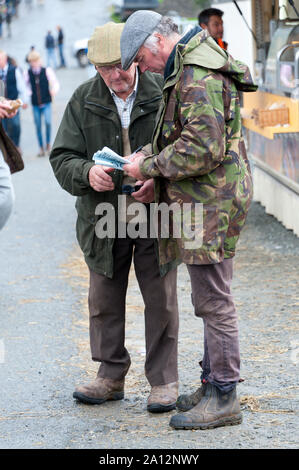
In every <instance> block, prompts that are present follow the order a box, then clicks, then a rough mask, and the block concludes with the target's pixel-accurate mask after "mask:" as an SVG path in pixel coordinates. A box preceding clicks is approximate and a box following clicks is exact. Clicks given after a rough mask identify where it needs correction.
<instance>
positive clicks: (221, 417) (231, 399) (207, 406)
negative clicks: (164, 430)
mask: <svg viewBox="0 0 299 470" xmlns="http://www.w3.org/2000/svg"><path fill="white" fill-rule="evenodd" d="M241 422H242V414H241V411H240V404H239V401H238V399H237V393H236V388H234V389H233V390H231V391H230V392H229V393H221V392H220V390H219V389H218V388H217V387H215V385H212V384H210V383H207V384H206V387H205V394H204V396H203V397H202V399H201V400H200V402H199V403H198V404H197V405H196V406H194V408H192V409H191V410H190V411H187V412H186V413H179V414H177V415H174V416H172V418H171V420H170V423H169V424H170V426H171V427H173V428H175V429H211V428H217V427H219V426H230V425H233V424H240V423H241Z"/></svg>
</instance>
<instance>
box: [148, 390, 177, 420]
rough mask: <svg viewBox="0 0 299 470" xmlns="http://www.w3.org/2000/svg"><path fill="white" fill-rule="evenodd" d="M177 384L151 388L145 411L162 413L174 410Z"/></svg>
mask: <svg viewBox="0 0 299 470" xmlns="http://www.w3.org/2000/svg"><path fill="white" fill-rule="evenodd" d="M178 388H179V385H178V382H172V383H170V384H166V385H156V386H154V387H152V389H151V393H150V395H149V397H148V399H147V411H150V412H151V413H164V412H166V411H171V410H174V409H175V403H176V400H177V397H178Z"/></svg>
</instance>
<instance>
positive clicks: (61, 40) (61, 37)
mask: <svg viewBox="0 0 299 470" xmlns="http://www.w3.org/2000/svg"><path fill="white" fill-rule="evenodd" d="M57 31H58V37H57V46H58V50H59V57H60V67H65V60H64V54H63V44H64V34H63V31H62V28H61V27H60V26H57Z"/></svg>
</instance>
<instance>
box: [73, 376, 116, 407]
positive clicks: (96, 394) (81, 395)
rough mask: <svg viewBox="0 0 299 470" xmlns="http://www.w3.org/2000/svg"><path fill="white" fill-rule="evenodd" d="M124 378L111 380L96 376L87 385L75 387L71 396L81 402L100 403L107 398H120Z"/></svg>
mask: <svg viewBox="0 0 299 470" xmlns="http://www.w3.org/2000/svg"><path fill="white" fill-rule="evenodd" d="M124 383H125V381H124V380H112V379H108V378H104V377H97V378H96V379H95V380H94V381H93V382H90V383H89V384H87V385H82V386H81V387H77V388H76V389H75V391H74V393H73V397H74V398H76V399H77V400H79V401H80V402H82V403H87V404H91V405H101V404H102V403H104V402H105V401H108V400H122V399H123V398H124Z"/></svg>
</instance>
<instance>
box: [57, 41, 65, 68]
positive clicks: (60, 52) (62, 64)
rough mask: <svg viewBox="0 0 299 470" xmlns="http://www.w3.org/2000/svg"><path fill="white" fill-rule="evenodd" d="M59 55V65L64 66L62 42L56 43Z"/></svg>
mask: <svg viewBox="0 0 299 470" xmlns="http://www.w3.org/2000/svg"><path fill="white" fill-rule="evenodd" d="M58 50H59V57H60V67H65V60H64V55H63V44H58Z"/></svg>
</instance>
